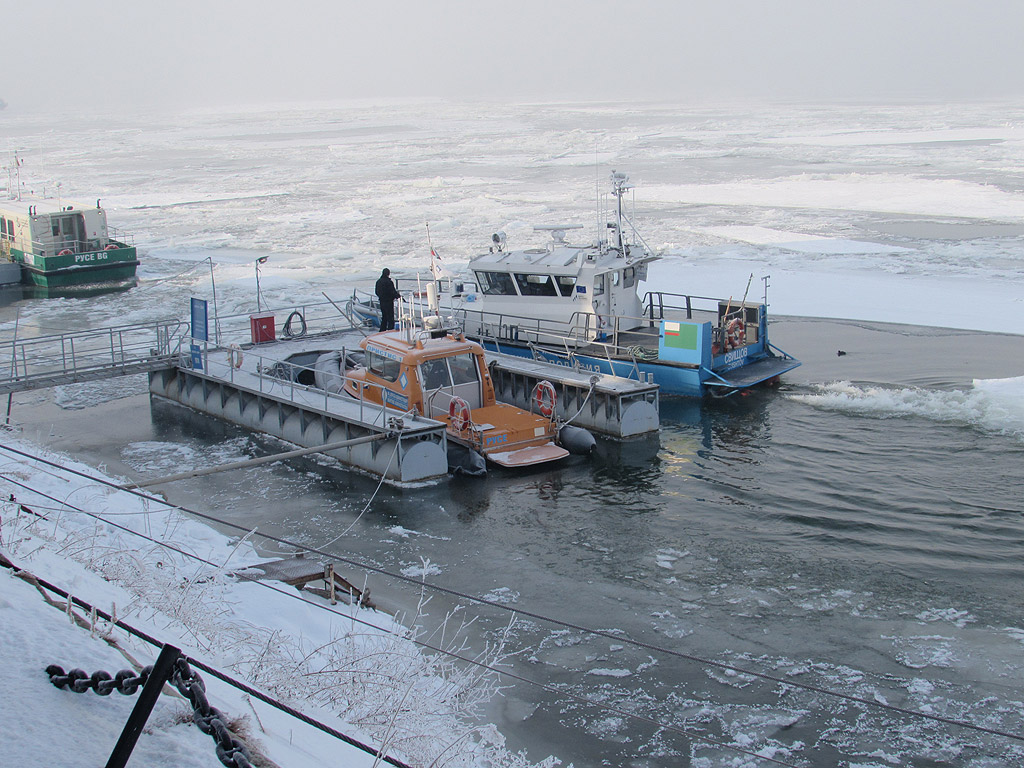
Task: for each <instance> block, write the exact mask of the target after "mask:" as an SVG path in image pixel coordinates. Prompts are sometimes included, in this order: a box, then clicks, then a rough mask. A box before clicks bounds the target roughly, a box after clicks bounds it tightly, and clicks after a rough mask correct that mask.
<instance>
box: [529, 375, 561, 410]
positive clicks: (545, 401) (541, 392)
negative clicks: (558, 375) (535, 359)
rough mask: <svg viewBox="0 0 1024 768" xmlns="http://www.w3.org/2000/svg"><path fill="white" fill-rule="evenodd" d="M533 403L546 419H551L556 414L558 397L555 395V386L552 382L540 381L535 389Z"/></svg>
mask: <svg viewBox="0 0 1024 768" xmlns="http://www.w3.org/2000/svg"><path fill="white" fill-rule="evenodd" d="M533 401H534V402H535V403H536V404H537V410H538V411H540V413H541V415H542V416H544V417H545V418H548V419H550V418H551V416H552V414H554V412H555V404H556V403H557V402H558V396H557V395H556V394H555V386H554V384H552V383H551V382H550V381H546V380H545V381H538V382H537V386H535V387H534V388H533Z"/></svg>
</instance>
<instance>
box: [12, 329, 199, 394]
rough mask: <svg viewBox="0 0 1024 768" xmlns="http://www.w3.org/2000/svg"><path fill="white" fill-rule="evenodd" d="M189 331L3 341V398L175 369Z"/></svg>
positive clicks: (134, 331) (97, 333) (93, 332)
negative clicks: (57, 387)
mask: <svg viewBox="0 0 1024 768" xmlns="http://www.w3.org/2000/svg"><path fill="white" fill-rule="evenodd" d="M188 329H189V326H188V323H186V322H184V321H181V320H170V321H163V322H156V323H147V324H141V325H122V326H115V327H111V328H103V329H97V330H86V331H76V332H73V333H61V334H55V335H48V336H35V337H31V338H24V339H17V338H15V339H12V340H8V341H2V342H0V394H8V395H9V394H11V393H14V392H25V391H28V390H33V389H44V388H46V387H53V386H58V385H63V384H77V383H80V382H86V381H97V380H100V379H109V378H114V377H116V376H127V375H131V374H135V373H148V372H151V371H157V370H161V369H164V368H168V367H171V366H173V365H175V363H176V362H177V360H178V358H179V356H180V354H181V346H182V343H183V342H184V341H185V339H186V338H187V336H186V334H187V333H188Z"/></svg>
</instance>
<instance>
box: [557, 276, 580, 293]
mask: <svg viewBox="0 0 1024 768" xmlns="http://www.w3.org/2000/svg"><path fill="white" fill-rule="evenodd" d="M555 284H556V285H557V286H558V292H559V293H560V294H562V295H563V296H572V295H573V293H574V292H575V289H576V277H575V276H574V275H560V276H559V277H556V278H555Z"/></svg>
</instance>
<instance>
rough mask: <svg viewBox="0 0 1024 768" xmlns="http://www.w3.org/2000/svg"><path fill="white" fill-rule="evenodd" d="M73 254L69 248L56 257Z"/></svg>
mask: <svg viewBox="0 0 1024 768" xmlns="http://www.w3.org/2000/svg"><path fill="white" fill-rule="evenodd" d="M73 254H74V251H72V250H71V249H70V248H65V249H64V250H63V251H61V252H60V253H58V254H57V255H58V256H71V255H73Z"/></svg>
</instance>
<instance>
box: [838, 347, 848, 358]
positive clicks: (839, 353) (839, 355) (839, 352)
mask: <svg viewBox="0 0 1024 768" xmlns="http://www.w3.org/2000/svg"><path fill="white" fill-rule="evenodd" d="M845 354H846V353H845V352H843V350H841V349H840V350H839V351H838V352H836V357H842V356H843V355H845Z"/></svg>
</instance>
